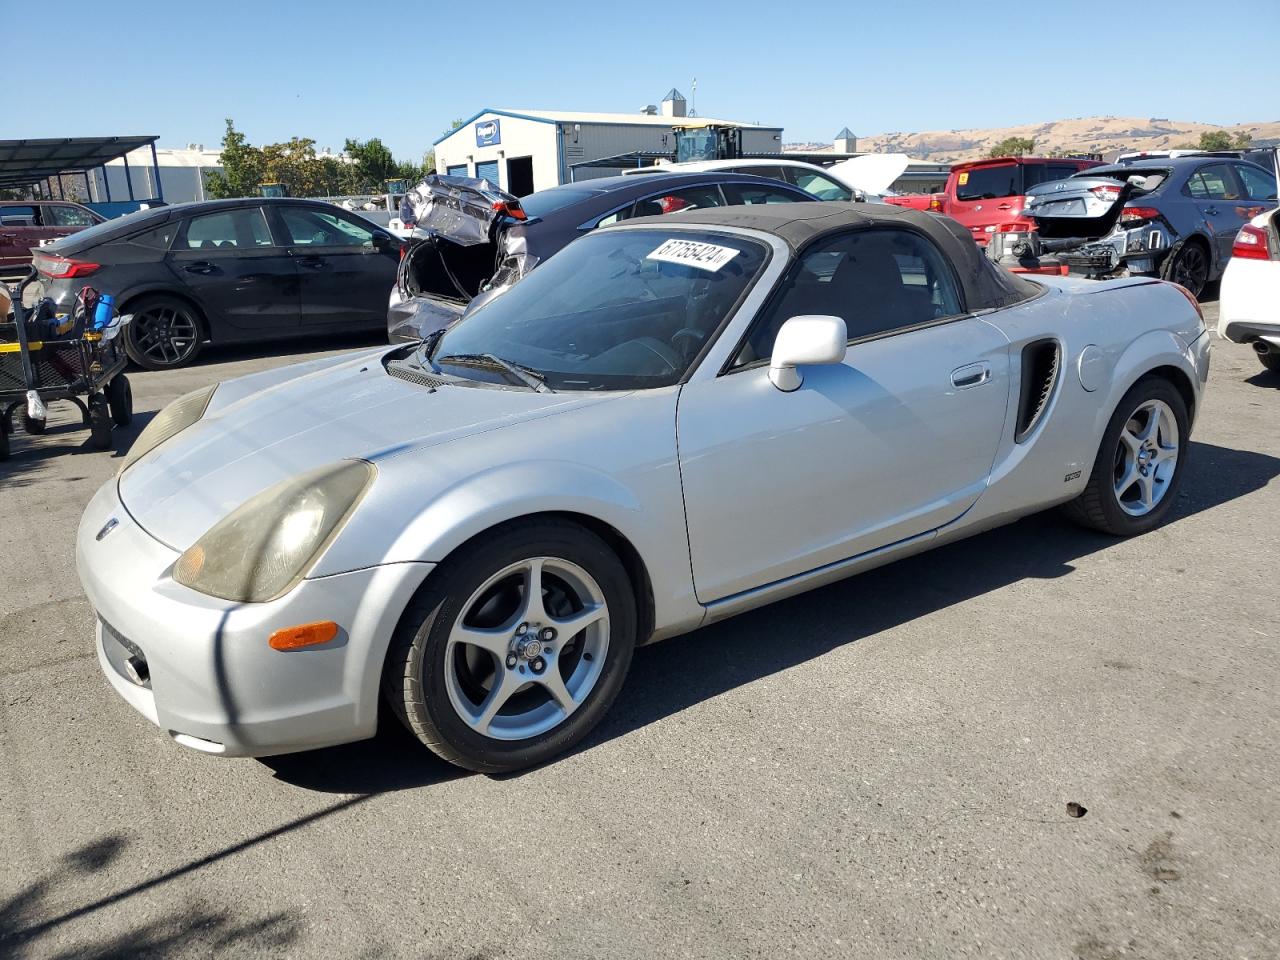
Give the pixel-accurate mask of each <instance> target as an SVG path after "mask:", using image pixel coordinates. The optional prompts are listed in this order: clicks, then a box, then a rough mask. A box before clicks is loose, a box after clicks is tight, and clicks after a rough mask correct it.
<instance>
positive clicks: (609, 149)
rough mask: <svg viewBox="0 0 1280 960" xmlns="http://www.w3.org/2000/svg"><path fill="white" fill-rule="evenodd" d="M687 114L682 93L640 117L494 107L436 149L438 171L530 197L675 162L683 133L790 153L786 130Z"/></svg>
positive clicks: (447, 136) (673, 94)
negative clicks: (737, 133)
mask: <svg viewBox="0 0 1280 960" xmlns="http://www.w3.org/2000/svg"><path fill="white" fill-rule="evenodd" d="M687 114H688V111H687V105H686V103H685V99H684V97H683V96H681V95H680V92H679V91H678V90H672V91H671V92H670V93H668V94H667V96H666V97H665V98H664V99H663V101H662V105H661V107H653V106H650V107H646V108H645V109H644V110H643V111H641V112H639V113H574V112H571V111H564V110H495V109H492V108H486V109H484V110H481V111H480V112H479V113H477V114H476V115H475V116H473V117H471V118H470V119H469V120H467V121H465V122H464V123H463V124H462V126H460V127H458V128H456V129H455V130H452V131H450V132H449V133H447V134H445V135H444V136H443V137H441V138H440V139H439V140H437V141H436V142H435V152H436V171H437V172H438V173H446V174H451V175H454V176H467V177H480V178H483V179H485V180H488V181H489V182H490V183H495V184H497V185H498V186H499V187H501V188H502V189H503V190H506V191H507V192H508V193H513V194H515V195H516V196H525V195H526V194H529V193H533V192H534V191H535V190H545V189H546V188H547V187H554V186H556V185H557V184H561V183H570V182H572V181H575V180H586V179H590V178H593V177H607V176H613V175H615V174H617V173H619V172H621V171H622V170H623V169H625V168H627V167H634V166H638V165H641V164H649V163H653V162H654V160H655V159H657V158H658V157H659V156H670V155H672V154H673V153H674V152H675V137H674V134H673V132H672V128H673V127H676V126H681V127H684V126H704V125H705V126H712V127H721V128H740V129H741V130H742V151H743V152H744V153H749V154H760V153H781V151H782V128H781V127H762V126H760V125H758V124H754V123H741V122H739V121H736V120H716V119H712V118H709V117H690V116H688V115H687Z"/></svg>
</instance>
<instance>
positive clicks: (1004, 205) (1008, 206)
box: [996, 203, 1013, 210]
mask: <svg viewBox="0 0 1280 960" xmlns="http://www.w3.org/2000/svg"><path fill="white" fill-rule="evenodd" d="M1012 207H1013V204H1011V203H1002V204H1000V205H999V206H997V207H996V209H997V210H1009V209H1012Z"/></svg>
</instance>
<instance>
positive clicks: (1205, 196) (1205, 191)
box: [1185, 163, 1240, 200]
mask: <svg viewBox="0 0 1280 960" xmlns="http://www.w3.org/2000/svg"><path fill="white" fill-rule="evenodd" d="M1185 189H1186V192H1187V195H1188V196H1190V197H1192V198H1194V199H1196V200H1239V199H1240V195H1239V193H1238V191H1237V190H1236V185H1235V178H1234V177H1232V176H1231V168H1230V167H1229V166H1227V164H1225V163H1211V164H1209V166H1207V167H1201V168H1200V169H1199V170H1197V171H1196V172H1195V173H1193V174H1192V175H1191V178H1190V179H1189V180H1187V186H1186V188H1185Z"/></svg>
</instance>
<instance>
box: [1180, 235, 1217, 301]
mask: <svg viewBox="0 0 1280 960" xmlns="http://www.w3.org/2000/svg"><path fill="white" fill-rule="evenodd" d="M1170 279H1171V280H1173V282H1174V283H1176V284H1178V285H1180V286H1183V287H1186V288H1187V289H1188V290H1190V291H1191V292H1192V293H1193V294H1195V295H1196V296H1197V297H1198V296H1200V291H1201V290H1203V289H1204V285H1205V282H1206V281H1207V280H1208V279H1209V261H1208V260H1207V259H1206V258H1205V255H1204V251H1203V250H1202V249H1201V248H1200V246H1199V245H1198V244H1194V243H1189V244H1187V245H1186V246H1184V247H1183V248H1182V250H1181V251H1179V253H1178V260H1177V262H1176V263H1175V264H1174V265H1173V276H1172V277H1171V278H1170Z"/></svg>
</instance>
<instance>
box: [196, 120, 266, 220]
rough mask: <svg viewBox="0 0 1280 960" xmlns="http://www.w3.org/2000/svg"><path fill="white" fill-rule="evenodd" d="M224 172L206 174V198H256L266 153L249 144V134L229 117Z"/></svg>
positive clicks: (223, 151)
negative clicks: (237, 127) (263, 157)
mask: <svg viewBox="0 0 1280 960" xmlns="http://www.w3.org/2000/svg"><path fill="white" fill-rule="evenodd" d="M220 163H221V165H222V171H221V172H219V171H217V170H213V171H210V172H209V173H207V174H206V175H205V186H204V192H205V195H206V196H208V197H210V198H212V199H214V200H222V199H226V198H228V197H255V196H257V195H258V185H259V184H261V183H263V178H262V175H263V159H262V151H261V150H259V149H258V148H257V147H255V146H253V145H252V144H251V143H249V141H248V139H246V137H245V135H244V134H243V133H241V132H240V131H239V130H237V129H236V126H235V124H234V123H233V122H232V120H231V118H230V117H228V118H227V132H226V133H225V134H224V135H223V137H222V158H221V160H220Z"/></svg>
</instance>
